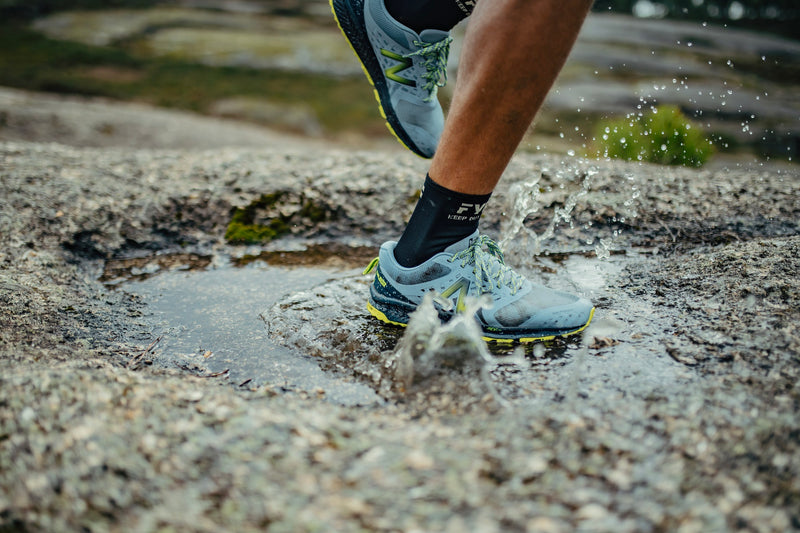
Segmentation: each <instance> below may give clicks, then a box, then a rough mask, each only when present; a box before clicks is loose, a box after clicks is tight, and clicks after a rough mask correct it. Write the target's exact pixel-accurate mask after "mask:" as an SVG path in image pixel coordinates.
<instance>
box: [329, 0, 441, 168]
mask: <svg viewBox="0 0 800 533" xmlns="http://www.w3.org/2000/svg"><path fill="white" fill-rule="evenodd" d="M331 5H332V6H333V11H334V14H335V15H336V18H337V21H339V25H340V27H341V28H342V31H343V32H344V34H345V36H346V37H347V38H348V40H349V41H350V43H351V44H352V45H353V49H354V50H355V51H356V54H357V55H358V57H359V59H360V60H361V62H362V64H363V65H364V68H365V69H366V71H367V73H368V74H369V77H370V81H371V82H372V84H373V85H374V87H375V91H376V94H377V97H378V101H379V103H380V105H381V110H382V111H383V114H384V116H385V117H386V120H387V124H388V125H389V127H390V129H391V130H392V131H393V132H394V133H395V135H396V136H397V137H398V139H400V141H401V142H403V144H405V145H406V146H407V147H408V148H410V149H411V150H413V151H414V152H416V153H417V154H418V155H421V156H423V157H433V154H434V153H435V152H436V147H437V145H438V143H439V138H440V137H441V134H442V129H443V128H444V114H443V112H442V107H441V105H440V104H439V101H438V99H437V97H436V96H437V91H438V87H440V86H442V85H443V84H444V82H445V81H446V77H447V56H448V53H449V49H450V42H451V41H452V38H451V37H450V35H449V33H447V32H444V31H439V30H424V31H423V32H422V33H420V34H417V33H416V32H414V31H413V30H411V29H409V28H407V27H406V26H404V25H402V24H400V23H399V22H397V21H396V20H394V19H393V18H392V17H391V16H390V15H389V13H388V12H387V11H386V7H385V6H384V3H383V0H331Z"/></svg>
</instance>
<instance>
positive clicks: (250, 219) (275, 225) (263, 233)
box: [225, 191, 336, 244]
mask: <svg viewBox="0 0 800 533" xmlns="http://www.w3.org/2000/svg"><path fill="white" fill-rule="evenodd" d="M334 218H336V213H335V211H334V210H332V209H331V208H330V207H329V206H327V205H325V204H322V203H320V202H319V201H317V200H313V199H311V198H308V197H306V196H304V195H302V194H296V193H291V192H287V191H279V192H276V193H272V194H264V195H262V196H261V197H260V198H258V199H257V200H254V201H253V202H251V203H250V204H249V205H247V206H245V207H237V208H236V209H235V210H234V211H233V215H232V216H231V221H230V222H229V223H228V228H227V230H226V231H225V240H227V241H228V242H229V243H231V244H263V243H266V242H269V241H272V240H274V239H277V238H278V237H281V236H283V235H287V234H289V233H292V232H299V231H305V230H308V229H310V228H313V227H314V226H316V225H317V224H319V223H321V222H325V221H326V220H332V219H334Z"/></svg>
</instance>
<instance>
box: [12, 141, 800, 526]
mask: <svg viewBox="0 0 800 533" xmlns="http://www.w3.org/2000/svg"><path fill="white" fill-rule="evenodd" d="M300 148H302V147H300ZM424 171H425V164H424V162H422V161H419V160H416V159H413V158H412V157H410V156H405V155H400V156H394V155H392V156H391V157H387V156H386V155H385V154H380V153H369V152H362V153H344V152H337V151H335V150H324V151H323V150H305V151H302V150H298V151H288V152H286V151H283V150H281V151H275V150H267V149H265V150H260V151H255V150H249V149H237V150H233V149H224V150H215V151H146V150H140V151H135V150H123V149H102V150H99V149H76V148H68V147H65V146H61V145H42V144H27V143H5V144H0V189H2V190H1V191H0V198H2V203H1V204H0V268H1V269H2V270H0V530H7V531H17V530H20V531H76V530H85V531H137V530H139V531H150V530H158V529H163V530H180V531H219V530H231V531H264V530H266V531H276V532H278V531H572V530H578V531H683V532H690V531H698V532H699V531H720V530H745V531H787V530H790V529H793V528H800V514H798V511H797V510H798V509H800V481H799V480H800V463H798V461H797V457H798V441H800V422H799V421H798V418H797V415H796V413H797V410H798V408H799V407H800V405H799V404H800V390H798V380H797V375H798V368H799V367H800V364H799V363H800V361H799V360H798V353H800V350H798V335H797V331H796V327H795V324H796V323H797V319H798V318H800V317H798V315H799V314H800V312H799V311H798V309H800V301H799V300H798V294H799V292H798V284H800V278H799V277H798V276H797V270H798V255H799V254H798V247H800V238H799V237H798V236H797V235H798V220H800V200H799V199H798V198H800V196H799V195H798V192H800V191H798V188H799V187H800V185H799V184H800V180H798V176H797V173H796V172H793V171H790V172H788V173H787V172H785V171H781V172H780V173H779V172H777V171H771V170H763V171H759V172H752V171H750V170H730V171H717V172H707V171H706V172H704V171H701V172H698V171H693V170H676V169H663V168H659V167H650V166H639V165H623V164H618V163H608V162H583V161H571V160H568V161H567V162H566V163H562V162H561V161H559V160H558V159H555V158H552V157H546V156H537V157H532V156H519V157H518V158H517V159H516V160H515V161H514V163H513V164H512V166H511V167H510V168H509V170H508V172H507V175H506V177H505V179H504V181H503V185H502V187H501V189H499V190H498V192H497V194H496V196H495V199H494V201H493V204H492V207H491V210H490V211H489V212H487V213H486V220H485V223H486V228H487V229H488V230H489V232H494V233H495V234H501V233H502V228H503V227H504V224H507V222H504V221H505V220H510V218H511V217H513V216H515V215H517V214H519V213H517V212H516V211H515V207H514V206H513V205H512V203H511V202H510V199H512V198H515V199H516V200H517V201H518V198H516V196H515V195H514V194H513V191H514V190H515V189H514V186H515V185H516V184H518V183H522V182H524V181H525V180H532V179H538V180H539V181H538V182H537V183H538V185H539V187H538V188H535V191H537V192H535V193H531V194H530V197H529V198H528V200H529V204H528V206H527V208H526V211H525V212H524V213H521V214H519V215H520V216H521V218H522V219H524V220H525V228H526V230H525V232H523V233H526V232H527V231H528V230H530V231H536V232H539V233H541V232H542V231H546V230H547V229H548V227H549V225H550V224H551V223H553V212H556V213H558V212H559V210H561V212H563V213H565V216H564V217H562V218H561V219H559V218H558V217H556V221H558V220H561V221H562V222H561V223H553V226H554V227H553V230H554V236H553V237H552V238H550V239H546V240H540V241H538V244H539V245H540V248H541V249H542V250H543V251H545V252H550V253H552V254H555V253H557V252H561V251H565V250H585V249H588V250H593V249H594V247H595V246H596V241H597V240H598V239H599V238H604V239H607V242H609V243H610V245H609V248H610V249H611V250H612V251H613V250H621V249H625V248H626V247H628V246H630V245H645V246H649V247H656V246H657V247H659V248H660V250H661V252H660V253H659V254H658V256H657V257H658V260H653V261H646V262H641V263H637V264H634V265H632V266H630V267H629V268H628V270H627V271H625V272H623V273H622V274H621V275H620V279H619V282H618V285H619V291H620V294H622V295H625V296H626V297H630V298H639V299H643V300H645V301H647V302H649V303H650V304H651V305H652V306H653V308H654V309H659V306H661V307H663V308H664V314H665V316H667V317H669V318H668V320H664V321H663V324H662V323H661V322H658V320H659V318H658V314H657V313H656V314H655V315H654V318H653V320H654V321H656V322H657V323H659V327H663V329H664V330H665V331H669V332H671V333H672V335H671V336H672V338H673V339H674V340H673V341H672V342H670V343H668V346H667V350H668V351H669V353H670V354H671V355H672V356H673V358H674V359H676V360H677V361H680V362H681V363H682V364H684V365H685V373H686V375H687V376H688V377H687V380H688V382H689V383H691V384H692V386H691V387H687V389H686V390H685V391H683V394H680V395H675V396H663V395H659V394H657V393H653V394H643V393H641V392H636V394H635V395H632V396H633V397H631V398H620V399H619V401H615V402H610V403H606V402H604V401H600V400H596V399H594V398H593V397H592V395H591V393H588V394H583V393H580V394H576V395H572V396H570V395H566V396H562V397H560V398H561V399H559V397H557V398H556V399H554V400H553V401H549V402H548V403H547V408H546V409H537V408H534V407H532V405H533V406H535V405H536V404H535V403H533V404H530V403H526V402H525V401H519V400H518V401H515V402H512V403H511V405H510V407H506V408H504V407H501V406H499V405H498V403H497V402H496V401H494V400H493V399H492V397H491V396H486V397H481V398H461V397H459V395H458V394H463V388H454V389H452V390H451V391H449V392H448V389H447V387H444V386H440V387H439V388H437V389H436V392H437V394H436V395H434V396H431V395H428V396H427V399H428V402H427V405H426V406H423V404H422V402H420V401H409V402H404V401H402V400H398V401H393V402H389V403H387V404H386V405H383V406H379V407H370V408H359V407H340V406H336V405H332V404H330V403H328V402H325V401H323V400H320V399H319V398H315V397H307V396H305V395H302V394H282V393H278V392H276V390H279V389H277V388H272V387H269V386H265V387H262V388H259V389H258V390H255V391H240V390H235V389H234V388H233V387H230V386H228V385H227V384H225V383H224V381H222V380H219V379H213V378H199V377H196V376H192V375H186V374H185V373H181V372H178V371H176V370H173V369H168V368H154V367H149V366H146V365H139V364H131V363H132V362H136V361H138V360H139V359H138V357H139V356H140V354H142V353H143V351H144V350H145V349H146V347H147V346H148V345H149V344H150V342H151V340H152V336H151V334H150V331H149V330H148V326H147V323H146V322H145V321H144V320H142V318H141V313H142V306H143V304H142V303H141V302H138V301H136V300H135V299H133V298H131V297H130V296H126V295H125V294H124V293H121V292H116V291H111V290H107V289H105V288H104V287H103V286H102V285H101V284H100V283H99V282H98V281H97V278H98V276H99V274H100V270H101V267H102V264H103V261H104V260H105V259H107V258H112V257H120V256H134V255H137V254H146V253H150V252H152V251H154V250H164V249H179V248H184V249H187V250H194V249H201V248H203V247H213V246H222V244H221V239H222V235H223V234H224V231H225V225H226V223H227V221H228V218H229V216H230V213H231V210H232V208H233V207H234V206H243V205H247V204H248V203H250V202H251V201H252V200H254V199H256V198H258V197H259V196H260V195H261V194H264V193H269V192H274V191H281V190H285V191H292V192H295V193H301V192H302V193H303V194H304V195H305V197H307V198H312V199H315V200H316V201H319V202H325V203H326V205H328V206H332V207H333V208H334V212H335V213H336V216H335V217H332V218H330V219H328V220H326V221H324V222H322V223H320V224H318V225H314V226H310V227H298V228H296V229H295V231H294V234H293V235H292V236H291V237H290V238H291V239H302V240H331V239H338V240H342V241H347V242H355V243H370V244H377V243H378V242H380V240H382V239H384V238H386V237H390V236H393V235H396V233H397V232H398V231H399V229H400V228H401V227H402V223H403V220H404V219H405V217H406V216H408V214H409V212H410V209H411V206H412V204H413V197H414V194H415V189H416V187H417V186H418V185H419V181H420V176H421V175H423V174H424ZM634 187H635V190H634ZM636 191H638V194H636ZM529 213H533V214H532V215H531V214H529ZM568 213H573V214H574V217H568V216H566V214H568ZM569 220H571V221H572V223H571V224H570V223H568V221H569ZM590 223H591V224H590ZM534 237H535V236H534V235H532V234H531V235H529V238H528V242H527V244H525V242H524V241H525V239H523V238H516V239H515V240H514V244H515V245H516V246H512V248H514V249H515V253H517V254H518V256H520V250H524V247H523V246H521V244H524V245H525V246H530V245H531V244H532V243H531V239H534ZM590 239H594V240H595V241H594V242H595V244H591V245H589V244H587V241H589V240H590ZM534 240H535V239H534ZM601 251H602V250H601ZM599 304H600V307H601V308H602V307H604V306H605V307H606V308H608V307H613V306H614V305H615V303H614V301H611V302H599ZM617 311H618V312H619V311H620V310H617ZM622 312H624V309H623V310H622ZM634 348H635V346H634ZM129 367H130V368H129ZM134 368H136V370H134ZM440 384H441V383H440ZM418 393H419V394H423V395H424V391H422V392H419V391H418ZM529 394H534V395H535V394H536V391H534V392H533V393H529ZM520 396H524V394H523V393H520Z"/></svg>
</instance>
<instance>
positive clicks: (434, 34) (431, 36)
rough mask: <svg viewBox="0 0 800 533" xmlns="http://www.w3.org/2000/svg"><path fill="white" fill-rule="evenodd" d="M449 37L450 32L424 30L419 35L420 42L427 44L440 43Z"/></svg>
mask: <svg viewBox="0 0 800 533" xmlns="http://www.w3.org/2000/svg"><path fill="white" fill-rule="evenodd" d="M449 36H450V34H449V33H448V32H446V31H442V30H422V33H420V34H419V38H420V40H422V41H424V42H426V43H438V42H439V41H443V40H444V39H447V38H448V37H449Z"/></svg>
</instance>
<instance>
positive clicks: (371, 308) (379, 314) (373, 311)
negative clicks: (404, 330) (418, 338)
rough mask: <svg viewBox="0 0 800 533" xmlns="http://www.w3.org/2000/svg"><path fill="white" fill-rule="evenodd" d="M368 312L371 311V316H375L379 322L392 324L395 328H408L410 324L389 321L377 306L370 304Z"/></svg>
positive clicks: (368, 304)
mask: <svg viewBox="0 0 800 533" xmlns="http://www.w3.org/2000/svg"><path fill="white" fill-rule="evenodd" d="M367 310H368V311H369V314H371V315H372V316H374V317H375V318H377V319H378V320H380V321H381V322H383V323H385V324H392V325H393V326H401V327H406V326H407V325H408V324H403V323H402V322H395V321H394V320H389V318H388V317H387V316H386V315H385V314H384V313H383V312H382V311H379V310H378V309H376V308H375V306H373V305H372V304H371V303H369V302H367Z"/></svg>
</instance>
